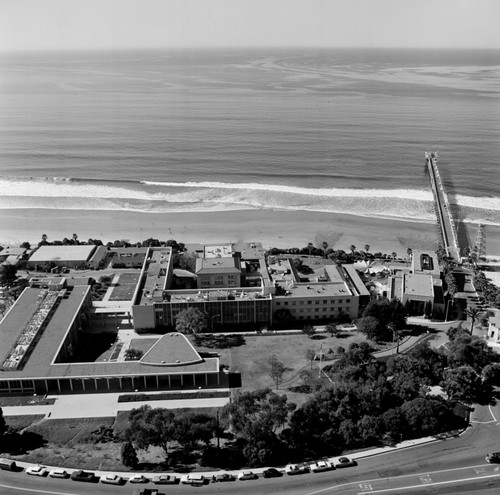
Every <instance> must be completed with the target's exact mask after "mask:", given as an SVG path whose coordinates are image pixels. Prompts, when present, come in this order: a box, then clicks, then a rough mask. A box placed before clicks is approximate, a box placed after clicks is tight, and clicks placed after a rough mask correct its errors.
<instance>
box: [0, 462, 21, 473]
mask: <svg viewBox="0 0 500 495" xmlns="http://www.w3.org/2000/svg"><path fill="white" fill-rule="evenodd" d="M0 469H3V470H4V471H16V470H17V464H16V463H15V462H14V461H11V460H10V459H0Z"/></svg>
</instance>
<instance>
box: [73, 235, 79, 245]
mask: <svg viewBox="0 0 500 495" xmlns="http://www.w3.org/2000/svg"><path fill="white" fill-rule="evenodd" d="M72 237H73V241H74V243H75V244H78V240H77V239H78V234H73V236H72Z"/></svg>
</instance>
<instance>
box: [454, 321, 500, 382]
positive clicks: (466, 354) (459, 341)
mask: <svg viewBox="0 0 500 495" xmlns="http://www.w3.org/2000/svg"><path fill="white" fill-rule="evenodd" d="M447 358H448V365H449V366H451V367H454V368H456V367H460V366H471V367H472V368H474V369H475V370H476V372H477V373H478V374H480V373H481V371H482V369H483V368H484V367H485V366H486V365H488V364H490V363H493V362H496V361H497V360H498V356H497V355H496V353H495V352H494V351H493V350H492V349H490V348H489V347H488V345H487V344H486V342H485V341H484V340H482V339H480V338H479V337H476V336H471V335H469V334H468V333H466V332H463V331H462V332H458V333H457V334H456V335H455V338H454V339H453V340H450V343H449V345H448V356H447Z"/></svg>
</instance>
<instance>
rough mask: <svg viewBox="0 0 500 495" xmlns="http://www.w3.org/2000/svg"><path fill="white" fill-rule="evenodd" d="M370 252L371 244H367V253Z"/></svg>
mask: <svg viewBox="0 0 500 495" xmlns="http://www.w3.org/2000/svg"><path fill="white" fill-rule="evenodd" d="M369 252H370V244H365V253H369Z"/></svg>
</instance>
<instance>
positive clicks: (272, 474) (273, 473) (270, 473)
mask: <svg viewBox="0 0 500 495" xmlns="http://www.w3.org/2000/svg"><path fill="white" fill-rule="evenodd" d="M262 476H264V478H280V477H281V476H283V473H282V472H281V471H278V470H277V469H276V468H268V469H265V470H264V471H262Z"/></svg>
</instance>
